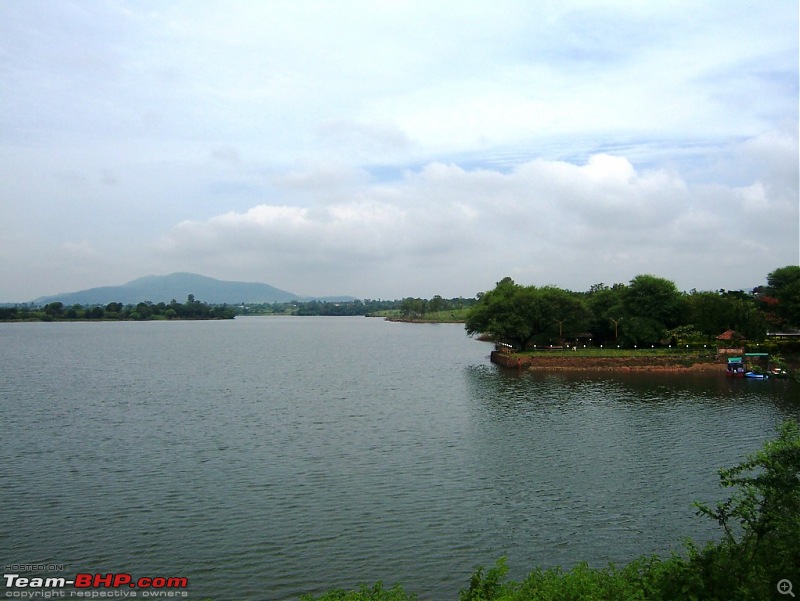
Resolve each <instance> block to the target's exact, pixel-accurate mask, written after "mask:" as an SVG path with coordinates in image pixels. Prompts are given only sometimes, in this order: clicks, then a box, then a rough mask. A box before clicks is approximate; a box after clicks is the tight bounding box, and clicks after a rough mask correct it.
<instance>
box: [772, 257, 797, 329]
mask: <svg viewBox="0 0 800 601" xmlns="http://www.w3.org/2000/svg"><path fill="white" fill-rule="evenodd" d="M767 293H768V294H769V296H771V297H773V298H775V300H777V301H778V302H777V304H776V305H775V307H774V311H775V313H776V314H777V315H778V317H779V318H780V320H781V322H782V323H780V324H779V325H783V326H791V327H800V266H797V265H789V266H787V267H780V268H778V269H776V270H774V271H772V272H771V273H770V274H769V275H767Z"/></svg>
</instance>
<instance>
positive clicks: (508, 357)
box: [490, 351, 726, 373]
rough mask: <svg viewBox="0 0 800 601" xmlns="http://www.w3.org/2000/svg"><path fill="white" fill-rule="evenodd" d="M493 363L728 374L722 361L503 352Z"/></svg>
mask: <svg viewBox="0 0 800 601" xmlns="http://www.w3.org/2000/svg"><path fill="white" fill-rule="evenodd" d="M490 360H491V362H492V363H494V364H496V365H500V366H501V367H506V368H510V369H517V370H529V371H583V372H609V371H617V372H684V373H724V372H725V365H726V363H725V362H723V361H721V360H720V359H718V358H714V359H703V358H689V357H684V358H683V359H680V358H677V357H634V356H627V357H585V356H581V357H571V356H558V357H553V356H538V355H515V354H509V353H503V352H500V351H492V353H491V356H490Z"/></svg>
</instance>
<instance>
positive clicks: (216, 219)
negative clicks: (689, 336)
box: [0, 0, 800, 302]
mask: <svg viewBox="0 0 800 601" xmlns="http://www.w3.org/2000/svg"><path fill="white" fill-rule="evenodd" d="M798 29H799V28H798V3H797V1H796V0H770V1H769V2H751V1H747V2H744V1H739V0H724V1H723V0H720V1H718V0H709V1H704V2H697V1H696V0H685V1H684V0H664V1H659V2H638V1H632V0H631V1H622V0H605V1H603V0H597V1H594V0H553V1H551V0H519V1H516V0H492V1H491V2H490V1H488V0H481V1H473V0H457V1H450V0H439V1H437V2H430V1H429V0H426V1H419V2H417V1H414V0H408V1H404V0H396V1H392V2H387V1H381V0H364V1H353V0H338V1H337V2H322V1H311V0H270V1H265V0H224V1H223V0H193V1H191V2H190V1H188V0H186V1H184V0H153V1H148V0H137V1H127V0H80V1H74V2H70V1H68V0H62V1H59V2H51V1H50V0H25V1H22V0H0V301H6V302H24V301H30V300H32V299H34V298H36V297H39V296H44V295H49V294H56V293H60V292H67V291H74V290H80V289H84V288H89V287H95V286H106V285H118V284H122V283H124V282H127V281H130V280H132V279H135V278H138V277H141V276H144V275H164V274H168V273H173V272H177V271H190V272H195V273H200V274H203V275H207V276H211V277H215V278H219V279H225V280H240V281H251V282H264V283H267V284H270V285H273V286H276V287H278V288H282V289H285V290H289V291H291V292H293V293H296V294H301V295H310V296H324V295H352V296H356V297H358V298H370V299H379V298H380V299H395V298H404V297H408V296H414V297H423V298H430V297H432V296H433V295H436V294H439V295H442V296H443V297H445V298H451V297H456V296H464V297H472V296H474V295H475V294H476V293H478V292H480V291H485V290H489V289H491V288H493V287H494V285H495V283H496V282H497V281H499V280H501V279H502V278H503V277H506V276H510V277H512V278H513V279H514V280H515V281H516V282H518V283H521V284H525V285H537V286H544V285H554V286H559V287H562V288H566V289H571V290H576V291H585V290H588V289H589V288H590V287H591V286H592V285H593V284H598V283H605V284H607V285H611V284H614V283H618V282H622V283H626V282H629V281H630V280H631V279H632V278H634V277H635V276H636V275H639V274H645V273H647V274H653V275H656V276H659V277H664V278H667V279H670V280H672V281H674V282H675V284H676V285H677V286H678V288H679V289H681V290H685V291H688V290H691V289H697V290H717V289H720V288H725V289H743V288H745V289H746V288H748V287H752V286H757V285H759V284H763V283H765V281H766V276H767V274H768V273H769V272H771V271H772V270H774V269H776V268H778V267H783V266H786V265H796V264H798V261H800V257H799V255H800V208H799V205H800V201H799V200H798V198H799V197H798V179H799V178H800V175H799V174H798V165H799V164H800V158H799V156H798V112H799V108H798V54H799V52H800V51H799V49H798V37H799V34H798ZM201 300H202V299H201Z"/></svg>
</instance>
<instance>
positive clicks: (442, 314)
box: [369, 308, 469, 323]
mask: <svg viewBox="0 0 800 601" xmlns="http://www.w3.org/2000/svg"><path fill="white" fill-rule="evenodd" d="M468 311H469V308H463V309H447V310H445V311H433V312H430V313H424V314H421V315H409V314H403V312H402V311H400V310H399V309H397V310H392V311H377V312H375V313H371V314H370V315H369V316H370V317H383V318H384V319H387V320H389V321H404V322H409V323H464V321H465V320H466V318H467V312H468Z"/></svg>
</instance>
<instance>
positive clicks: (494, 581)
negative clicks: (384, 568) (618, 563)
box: [305, 422, 800, 601]
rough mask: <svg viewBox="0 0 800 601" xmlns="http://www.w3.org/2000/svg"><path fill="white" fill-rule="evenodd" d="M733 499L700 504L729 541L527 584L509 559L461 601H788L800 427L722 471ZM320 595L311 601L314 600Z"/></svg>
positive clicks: (798, 552) (363, 596)
mask: <svg viewBox="0 0 800 601" xmlns="http://www.w3.org/2000/svg"><path fill="white" fill-rule="evenodd" d="M719 475H720V481H721V485H722V486H723V487H725V488H730V489H733V492H732V494H731V496H730V497H729V498H728V499H727V500H725V501H723V502H721V503H718V504H717V505H716V506H714V507H710V506H707V505H703V504H700V503H698V504H697V505H696V507H697V510H698V511H697V513H698V515H699V516H705V517H709V518H711V519H712V520H714V521H715V522H717V523H719V524H720V526H721V527H722V530H723V533H722V538H721V540H719V541H717V542H711V543H709V544H708V545H706V546H705V547H702V548H699V547H698V546H696V545H695V544H694V543H692V542H687V543H686V548H685V553H684V554H682V555H681V554H673V555H672V556H671V557H668V558H661V557H658V556H652V557H641V558H639V559H636V560H634V561H632V562H631V563H629V564H628V565H626V566H623V567H619V568H618V567H615V566H613V565H609V566H608V567H606V568H602V569H597V568H591V567H589V566H588V565H587V564H585V563H581V564H578V565H577V566H575V567H573V568H572V569H571V570H568V571H563V570H561V569H560V568H555V569H551V570H541V569H535V570H534V571H533V572H531V573H530V574H529V575H528V576H527V577H526V578H525V579H524V580H523V581H521V582H513V581H509V582H506V581H505V580H504V579H505V575H506V573H507V567H506V565H505V560H504V559H501V560H499V561H498V562H497V564H496V565H495V566H494V567H493V568H491V569H489V570H487V571H485V572H484V569H483V568H478V569H477V570H476V572H475V573H474V574H473V576H472V578H471V580H470V582H469V586H468V587H467V588H465V589H463V590H462V591H461V593H460V595H459V597H460V599H459V601H573V600H575V601H576V600H601V599H602V600H617V599H619V600H631V599H634V600H635V599H639V600H653V601H667V600H669V601H673V600H676V601H679V600H686V601H690V600H701V599H702V600H707V601H715V600H719V601H722V600H726V601H727V600H729V599H737V600H741V601H756V600H762V599H772V598H781V597H780V596H779V595H778V592H777V585H778V583H779V582H780V581H781V580H783V579H788V580H790V581H792V583H794V584H795V586H797V583H800V545H798V542H797V541H798V540H800V428H799V427H798V425H797V424H796V423H794V422H787V423H785V424H784V425H783V426H782V427H781V429H780V432H779V435H778V437H777V439H775V440H773V441H769V442H767V443H766V444H765V445H764V447H763V448H762V449H761V450H760V451H758V452H757V453H755V454H753V455H751V456H750V457H748V458H747V459H746V460H745V461H743V462H742V463H741V464H739V465H737V466H735V467H733V468H729V469H723V470H720V472H719ZM312 599H313V598H312V597H305V600H306V601H312ZM407 599H416V595H413V594H408V593H406V592H405V591H404V590H403V588H402V587H400V586H395V587H394V588H392V589H385V588H383V587H382V586H381V585H380V583H379V584H377V585H375V586H374V587H372V588H367V587H362V588H361V589H360V590H358V591H341V590H336V591H331V592H330V593H328V594H326V595H323V596H322V597H319V601H334V600H337V601H338V600H341V601H367V600H369V601H405V600H407Z"/></svg>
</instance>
